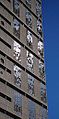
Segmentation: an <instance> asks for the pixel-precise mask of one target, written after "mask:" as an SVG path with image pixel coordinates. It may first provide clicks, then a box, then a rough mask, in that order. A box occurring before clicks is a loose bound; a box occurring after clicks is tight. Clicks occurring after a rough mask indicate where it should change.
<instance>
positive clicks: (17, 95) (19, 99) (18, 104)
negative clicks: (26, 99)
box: [14, 92, 22, 115]
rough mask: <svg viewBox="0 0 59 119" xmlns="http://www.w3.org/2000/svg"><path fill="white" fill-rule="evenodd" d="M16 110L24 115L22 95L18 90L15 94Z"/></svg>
mask: <svg viewBox="0 0 59 119" xmlns="http://www.w3.org/2000/svg"><path fill="white" fill-rule="evenodd" d="M14 111H16V112H17V113H18V114H19V115H22V95H21V94H20V93H18V92H15V94H14Z"/></svg>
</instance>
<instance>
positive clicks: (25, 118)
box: [22, 96, 28, 119]
mask: <svg viewBox="0 0 59 119" xmlns="http://www.w3.org/2000/svg"><path fill="white" fill-rule="evenodd" d="M22 101H23V104H22V119H28V99H27V98H26V97H25V96H23V99H22Z"/></svg>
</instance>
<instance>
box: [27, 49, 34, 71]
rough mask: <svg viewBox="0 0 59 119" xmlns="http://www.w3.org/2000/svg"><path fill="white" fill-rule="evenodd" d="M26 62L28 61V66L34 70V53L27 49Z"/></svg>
mask: <svg viewBox="0 0 59 119" xmlns="http://www.w3.org/2000/svg"><path fill="white" fill-rule="evenodd" d="M26 57H27V60H26V63H27V68H28V70H30V71H32V72H33V54H31V53H30V52H29V51H27V53H26Z"/></svg>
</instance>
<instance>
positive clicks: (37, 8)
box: [36, 1, 42, 18]
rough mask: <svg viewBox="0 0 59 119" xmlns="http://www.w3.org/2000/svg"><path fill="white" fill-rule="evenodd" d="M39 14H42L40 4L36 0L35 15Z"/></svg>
mask: <svg viewBox="0 0 59 119" xmlns="http://www.w3.org/2000/svg"><path fill="white" fill-rule="evenodd" d="M41 14H42V11H41V4H40V3H39V2H38V1H36V15H37V16H38V18H40V15H41Z"/></svg>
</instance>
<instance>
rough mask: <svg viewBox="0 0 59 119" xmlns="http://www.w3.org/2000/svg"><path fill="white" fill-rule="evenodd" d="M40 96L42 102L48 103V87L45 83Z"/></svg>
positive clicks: (42, 85) (41, 87) (41, 86)
mask: <svg viewBox="0 0 59 119" xmlns="http://www.w3.org/2000/svg"><path fill="white" fill-rule="evenodd" d="M40 96H41V100H42V101H43V102H45V103H46V102H47V94H46V86H45V85H44V84H43V83H41V84H40Z"/></svg>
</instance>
